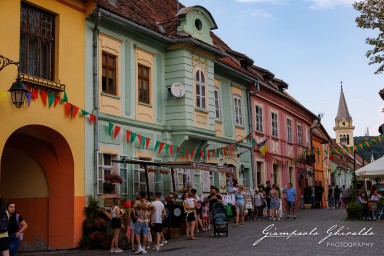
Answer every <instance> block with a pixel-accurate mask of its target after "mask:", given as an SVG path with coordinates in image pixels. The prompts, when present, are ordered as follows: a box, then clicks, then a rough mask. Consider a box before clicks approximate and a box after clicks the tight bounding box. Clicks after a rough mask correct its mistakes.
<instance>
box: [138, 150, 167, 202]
mask: <svg viewBox="0 0 384 256" xmlns="http://www.w3.org/2000/svg"><path fill="white" fill-rule="evenodd" d="M133 159H135V160H141V161H147V162H161V159H158V158H148V157H137V156H134V157H133ZM137 172H138V173H137ZM137 174H138V175H137ZM141 175H144V178H143V180H142V179H141V178H140V177H141ZM159 175H160V176H158V175H156V176H158V177H160V180H158V181H155V173H153V172H148V185H149V192H153V193H155V192H160V193H163V192H164V191H163V176H162V175H164V174H159ZM155 184H160V187H161V190H160V191H154V189H155ZM132 185H133V187H132V194H133V195H137V194H138V193H139V192H140V191H141V189H140V188H141V187H144V190H143V191H145V192H146V191H147V183H146V181H145V169H144V166H141V165H140V164H134V165H133V179H132ZM136 187H137V191H136Z"/></svg>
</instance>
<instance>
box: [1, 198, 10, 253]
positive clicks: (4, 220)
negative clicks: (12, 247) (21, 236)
mask: <svg viewBox="0 0 384 256" xmlns="http://www.w3.org/2000/svg"><path fill="white" fill-rule="evenodd" d="M8 227H9V214H8V212H7V208H6V207H5V203H4V200H3V197H2V196H1V195H0V252H1V255H2V256H9V238H8Z"/></svg>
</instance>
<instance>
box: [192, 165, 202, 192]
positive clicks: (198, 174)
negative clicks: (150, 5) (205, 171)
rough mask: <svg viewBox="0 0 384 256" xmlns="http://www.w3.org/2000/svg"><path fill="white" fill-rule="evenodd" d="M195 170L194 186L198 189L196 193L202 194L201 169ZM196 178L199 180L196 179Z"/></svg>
mask: <svg viewBox="0 0 384 256" xmlns="http://www.w3.org/2000/svg"><path fill="white" fill-rule="evenodd" d="M192 171H193V188H194V189H196V191H197V192H196V194H198V195H201V194H202V190H203V189H202V185H203V184H202V183H201V170H192ZM196 178H198V180H197V181H196Z"/></svg>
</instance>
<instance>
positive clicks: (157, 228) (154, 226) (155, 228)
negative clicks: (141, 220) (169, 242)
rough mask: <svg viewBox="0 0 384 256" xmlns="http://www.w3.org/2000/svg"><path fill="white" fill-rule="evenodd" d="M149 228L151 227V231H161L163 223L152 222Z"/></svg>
mask: <svg viewBox="0 0 384 256" xmlns="http://www.w3.org/2000/svg"><path fill="white" fill-rule="evenodd" d="M151 228H152V230H153V232H155V233H156V234H160V233H163V224H161V223H152V227H151Z"/></svg>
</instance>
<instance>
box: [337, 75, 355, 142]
mask: <svg viewBox="0 0 384 256" xmlns="http://www.w3.org/2000/svg"><path fill="white" fill-rule="evenodd" d="M340 83H341V91H340V99H339V109H338V111H337V116H336V118H335V127H334V128H333V130H334V131H335V133H336V142H337V143H339V144H342V145H344V146H347V147H351V146H354V141H353V130H354V129H355V126H353V123H352V117H351V115H350V114H349V111H348V107H347V102H346V101H345V97H344V92H343V82H340Z"/></svg>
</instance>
